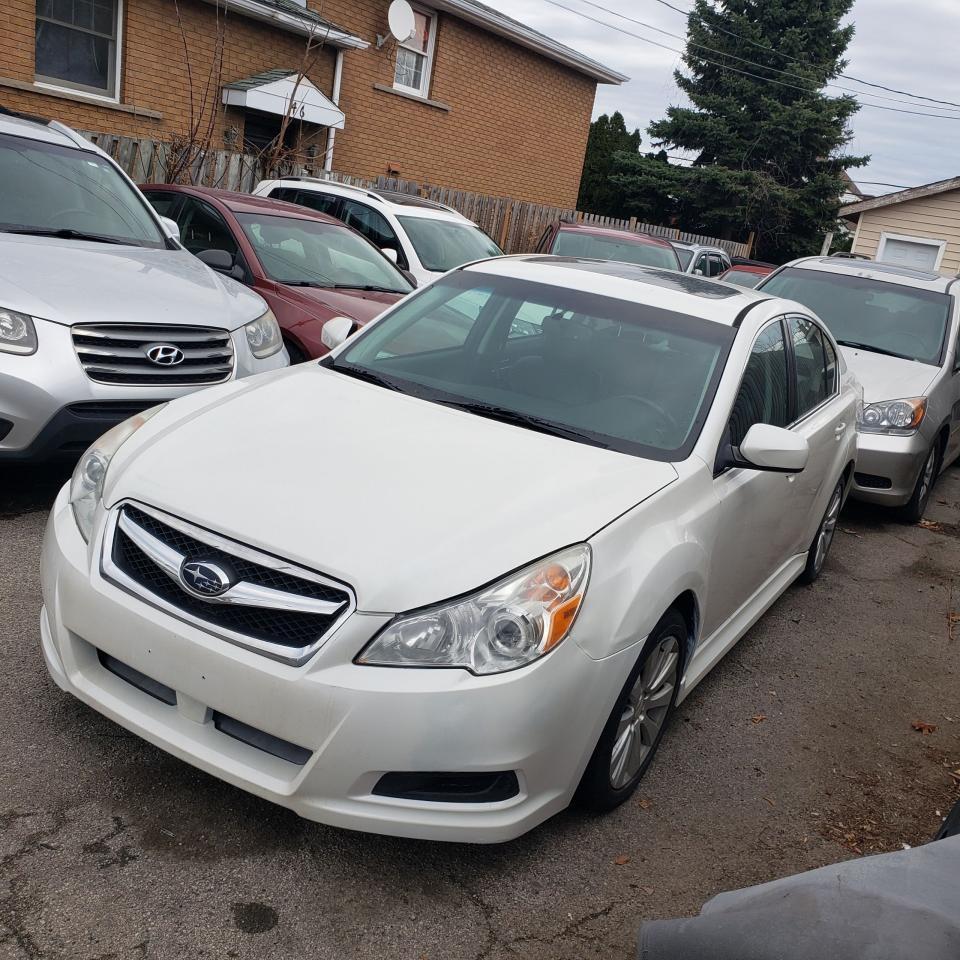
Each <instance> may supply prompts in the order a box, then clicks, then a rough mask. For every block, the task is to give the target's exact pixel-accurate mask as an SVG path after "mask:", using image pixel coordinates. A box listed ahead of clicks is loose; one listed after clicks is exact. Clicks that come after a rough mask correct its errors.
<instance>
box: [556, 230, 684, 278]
mask: <svg viewBox="0 0 960 960" xmlns="http://www.w3.org/2000/svg"><path fill="white" fill-rule="evenodd" d="M550 252H551V253H555V254H556V255H557V256H564V257H589V258H591V259H593V260H620V261H622V262H625V263H640V264H643V265H644V266H648V267H663V268H664V269H666V270H679V269H680V263H679V261H678V259H677V257H676V255H675V254H674V252H673V247H669V246H667V247H664V246H661V245H660V244H658V243H645V242H643V241H640V242H639V243H638V242H637V241H633V240H630V239H629V238H628V237H627V236H624V238H623V239H622V240H621V239H619V238H616V237H606V236H603V235H601V234H596V233H588V232H587V231H586V230H560V232H559V233H558V234H557V238H556V240H554V242H553V250H551V251H550Z"/></svg>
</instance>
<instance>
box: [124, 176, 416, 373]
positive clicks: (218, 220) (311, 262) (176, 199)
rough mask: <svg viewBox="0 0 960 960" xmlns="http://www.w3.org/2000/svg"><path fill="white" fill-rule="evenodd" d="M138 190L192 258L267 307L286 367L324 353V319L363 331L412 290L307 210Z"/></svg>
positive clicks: (368, 247)
mask: <svg viewBox="0 0 960 960" xmlns="http://www.w3.org/2000/svg"><path fill="white" fill-rule="evenodd" d="M141 189H142V190H143V192H144V194H145V195H146V197H147V199H148V200H149V201H150V203H151V204H153V206H154V208H155V209H156V210H157V212H158V213H159V214H160V215H161V216H163V217H170V218H171V219H172V220H176V222H177V225H178V226H179V227H180V242H181V243H182V244H183V245H184V246H185V247H186V248H187V249H188V250H189V251H190V252H191V253H193V254H196V256H198V257H199V258H200V259H201V260H203V261H204V262H205V263H207V264H208V265H209V266H211V267H213V268H214V269H215V270H219V271H221V272H222V273H225V274H227V275H228V276H231V277H233V278H234V279H236V280H239V281H241V282H242V283H245V284H247V285H248V286H250V287H253V289H254V290H256V291H257V293H259V294H260V295H261V296H262V297H263V299H264V300H266V301H267V303H268V304H269V306H270V309H271V310H273V312H274V314H275V315H276V318H277V322H278V323H279V324H280V329H281V330H282V331H283V339H284V342H285V343H286V346H287V351H288V353H289V354H290V362H291V363H298V362H300V361H302V360H306V359H308V358H310V357H319V356H322V355H323V354H325V353H326V352H327V347H326V346H325V345H324V344H323V343H322V342H321V340H320V331H321V330H322V329H323V325H324V324H325V323H326V322H327V321H328V320H330V319H332V318H333V317H349V318H350V319H351V320H354V321H356V323H357V324H359V325H363V324H365V323H367V322H368V321H370V320H372V319H373V318H374V317H376V316H378V315H379V314H381V313H383V311H384V310H385V309H386V308H387V307H388V306H390V305H391V304H392V303H396V301H397V300H399V299H400V298H401V297H403V296H405V295H406V294H408V293H409V292H410V291H411V290H412V289H413V288H414V286H415V285H416V284H415V282H412V281H411V278H409V277H408V276H407V275H406V274H404V273H403V271H401V270H400V269H399V268H398V267H397V266H396V265H395V264H393V263H391V262H390V261H389V260H388V259H387V258H386V257H385V256H384V255H383V254H382V253H381V252H380V251H379V250H378V249H377V248H376V247H375V246H374V245H373V244H372V243H370V241H369V240H367V239H366V238H365V237H363V236H361V235H360V234H359V233H357V232H356V231H355V230H352V229H351V228H350V227H348V226H345V225H344V224H343V223H341V222H340V221H339V220H334V219H333V218H332V217H328V216H326V214H323V213H319V212H317V211H315V210H310V209H308V208H307V207H302V206H300V205H298V204H294V203H285V202H284V201H282V200H270V199H267V198H266V197H251V196H249V195H248V194H245V193H233V192H232V191H229V190H214V189H211V188H209V187H183V186H177V185H174V184H148V185H147V186H145V187H142V188H141Z"/></svg>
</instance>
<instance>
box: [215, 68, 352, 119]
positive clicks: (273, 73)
mask: <svg viewBox="0 0 960 960" xmlns="http://www.w3.org/2000/svg"><path fill="white" fill-rule="evenodd" d="M291 101H292V108H291ZM223 102H224V103H225V104H227V105H228V106H231V107H243V108H245V109H247V110H262V111H263V112H264V113H274V114H277V115H278V116H281V117H282V116H283V115H284V114H285V113H287V111H288V110H289V111H290V116H291V117H292V118H293V119H294V120H303V121H305V122H307V123H317V124H319V125H320V126H323V127H336V128H337V129H338V130H342V129H343V125H344V121H345V120H346V117H345V116H344V114H343V111H342V110H340V108H339V107H338V106H337V105H336V104H335V103H334V102H333V101H332V100H331V99H330V98H329V97H327V96H326V95H325V94H323V93H321V92H320V90H319V89H317V87H315V86H314V85H313V84H312V83H311V82H310V81H309V80H308V79H307V78H306V77H301V78H300V82H299V83H297V71H296V70H268V71H267V72H266V73H258V74H255V75H254V76H252V77H246V78H245V79H243V80H235V81H234V82H233V83H228V84H227V85H226V86H225V87H224V88H223Z"/></svg>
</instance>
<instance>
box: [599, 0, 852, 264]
mask: <svg viewBox="0 0 960 960" xmlns="http://www.w3.org/2000/svg"><path fill="white" fill-rule="evenodd" d="M852 5H853V0H695V3H694V8H693V10H692V12H691V14H690V17H689V20H688V25H687V49H686V53H685V54H684V58H683V60H684V63H685V64H686V68H687V73H683V72H681V71H677V72H676V74H675V77H676V80H677V84H678V86H679V87H680V89H681V90H682V91H683V92H684V93H685V94H686V95H687V97H688V98H689V99H690V101H691V103H692V104H693V105H692V106H691V107H670V108H669V109H668V110H667V116H666V118H665V119H663V120H660V121H658V122H656V123H653V124H651V125H650V127H649V132H650V135H651V137H652V138H653V139H654V141H655V142H656V143H657V144H658V145H663V146H666V147H668V148H670V149H677V148H678V149H681V150H686V151H690V152H693V153H694V154H696V159H695V161H694V165H693V166H692V167H691V168H687V169H678V168H672V169H671V170H670V171H667V172H666V173H664V172H663V171H662V168H661V169H660V170H659V171H658V168H657V166H656V165H655V164H654V161H652V160H650V161H648V160H645V159H643V158H641V160H640V161H634V164H633V166H634V167H636V166H637V165H638V164H639V168H640V169H639V171H638V170H634V171H633V173H634V174H635V176H636V184H635V185H636V186H637V188H638V189H640V188H642V190H643V191H646V193H647V194H650V192H651V191H653V192H654V193H656V192H657V189H658V188H657V186H656V184H657V182H658V179H659V183H660V188H659V194H660V196H661V197H670V198H671V204H672V206H673V207H674V209H675V213H676V215H677V216H678V217H679V218H681V222H682V226H683V228H684V229H685V230H688V231H691V232H703V233H707V234H711V235H714V236H721V237H732V236H735V235H740V236H742V235H744V234H745V233H746V232H747V231H749V230H754V231H756V234H757V247H758V253H759V254H760V255H761V256H763V257H766V258H770V259H774V260H785V259H789V258H791V257H794V256H800V255H803V254H807V253H811V252H816V250H817V249H819V246H820V243H821V240H822V236H823V234H824V233H825V232H826V231H827V230H830V229H832V228H833V224H834V223H835V221H836V217H837V211H838V209H839V205H840V197H841V195H842V194H843V191H844V183H843V180H842V179H841V174H842V172H843V171H844V170H845V169H849V168H851V167H858V166H863V165H864V164H865V163H867V162H868V160H869V157H855V156H848V155H846V153H845V152H844V148H845V147H846V145H847V144H848V143H849V142H850V139H851V137H852V134H851V132H850V128H849V125H848V124H849V120H850V118H851V117H852V116H853V115H854V114H855V113H856V111H857V110H858V109H859V106H858V104H857V102H856V100H855V99H854V98H853V97H851V96H840V97H831V96H828V95H826V94H825V93H824V92H823V85H824V84H825V83H827V82H828V81H830V80H833V79H835V78H836V77H837V76H838V74H839V73H840V72H841V71H842V70H843V69H844V68H845V67H846V61H845V60H844V59H843V54H844V51H845V50H846V48H847V45H848V44H849V43H850V40H851V38H852V36H853V27H852V26H849V25H848V26H842V25H841V20H842V19H843V17H844V16H845V15H846V14H847V13H848V12H849V10H850V8H851V7H852ZM744 61H750V62H749V63H747V62H744ZM734 71H739V72H734ZM748 74H752V76H750V75H748ZM773 81H776V82H773ZM658 172H659V173H661V174H663V175H662V176H660V177H659V178H658ZM614 177H615V179H616V181H617V183H618V191H623V192H625V194H626V195H627V196H630V195H632V194H633V193H636V190H633V189H632V188H631V185H630V181H631V167H630V165H629V164H628V165H626V166H625V165H624V164H623V163H620V164H618V166H617V169H616V170H615V171H614Z"/></svg>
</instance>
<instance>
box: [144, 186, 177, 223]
mask: <svg viewBox="0 0 960 960" xmlns="http://www.w3.org/2000/svg"><path fill="white" fill-rule="evenodd" d="M144 196H145V197H146V198H147V200H148V201H149V202H150V206H151V207H153V209H154V210H156V211H157V213H158V214H160V216H161V217H171V218H172V219H174V220H176V219H177V217H176V210H177V205H178V204H179V203H180V201H181V200H182V199H183V194H182V193H161V192H160V191H159V190H151V191H150V192H149V193H145V194H144ZM177 225H178V226H179V222H178V224H177Z"/></svg>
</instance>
